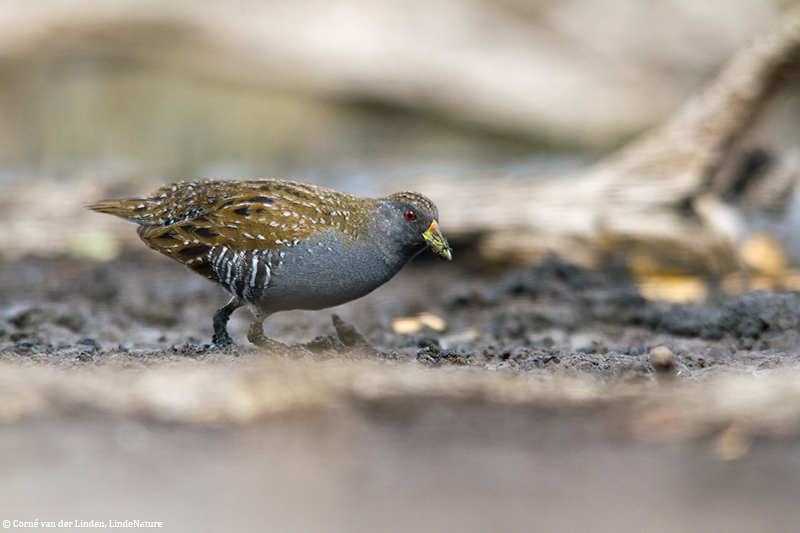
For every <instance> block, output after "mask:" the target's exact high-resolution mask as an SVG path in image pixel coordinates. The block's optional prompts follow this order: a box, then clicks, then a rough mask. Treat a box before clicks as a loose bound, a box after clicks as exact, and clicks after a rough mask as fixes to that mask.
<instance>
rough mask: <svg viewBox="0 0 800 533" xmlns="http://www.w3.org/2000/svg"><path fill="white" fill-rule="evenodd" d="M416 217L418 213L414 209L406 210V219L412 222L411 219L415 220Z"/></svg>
mask: <svg viewBox="0 0 800 533" xmlns="http://www.w3.org/2000/svg"><path fill="white" fill-rule="evenodd" d="M415 218H417V214H416V213H415V212H414V211H412V210H411V209H409V210H408V211H406V220H408V221H409V222H411V221H412V220H414V219H415Z"/></svg>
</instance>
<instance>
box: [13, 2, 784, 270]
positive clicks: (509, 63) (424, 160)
mask: <svg viewBox="0 0 800 533" xmlns="http://www.w3.org/2000/svg"><path fill="white" fill-rule="evenodd" d="M799 3H800V2H797V1H790V0H703V1H701V2H695V1H685V0H659V1H657V2H653V1H644V0H605V1H602V2H601V1H598V0H425V1H418V2H416V1H399V0H397V1H395V0H382V1H380V2H366V1H363V0H333V1H331V0H324V1H323V0H299V1H292V2H287V1H281V0H259V1H256V0H237V1H230V2H214V1H207V0H193V1H174V2H168V3H167V2H160V1H156V0H83V1H81V2H72V1H66V0H64V1H59V0H6V1H4V2H2V4H0V221H2V223H3V225H4V228H5V230H4V231H3V232H2V233H0V258H2V259H7V260H8V259H15V258H19V257H22V256H24V255H27V254H35V255H40V256H42V255H43V256H51V255H58V254H64V253H66V254H70V255H73V256H76V257H89V258H93V259H111V258H113V257H115V256H116V255H117V254H118V253H120V250H123V249H125V248H126V247H128V246H139V244H137V243H136V237H135V233H134V232H133V231H130V229H131V228H130V227H128V226H127V225H125V224H123V223H121V222H118V221H113V222H112V221H111V220H106V219H102V218H101V217H98V216H97V215H96V214H90V213H86V212H84V210H83V209H82V206H83V205H84V204H85V203H87V202H89V201H92V200H95V199H97V198H100V197H108V196H112V197H119V196H135V195H141V194H146V193H149V192H150V191H151V190H152V189H154V188H155V187H157V186H158V185H160V184H162V183H167V182H172V181H179V180H186V179H196V178H221V179H244V178H257V177H282V178H290V179H297V180H304V181H309V182H313V183H317V184H321V185H326V186H330V187H334V188H338V189H342V190H345V191H348V192H353V193H356V194H360V195H365V196H369V195H379V194H383V193H385V192H388V191H392V190H397V189H402V188H405V187H406V186H408V187H412V186H413V187H414V188H416V189H419V190H421V192H423V193H426V192H427V193H428V194H429V195H431V196H433V193H432V192H430V191H429V190H426V188H427V187H426V185H428V186H431V187H433V190H437V191H438V190H447V189H441V188H439V189H437V188H436V187H435V186H436V185H437V184H438V185H441V184H442V183H445V184H448V186H450V185H452V184H458V183H459V182H460V181H462V180H470V179H479V180H484V181H491V180H493V179H497V180H502V181H503V182H504V183H511V184H512V185H513V184H516V183H521V182H523V181H528V180H535V179H537V178H538V177H539V176H541V175H554V174H555V175H558V174H560V173H564V174H568V173H574V172H580V171H581V169H584V168H587V167H588V166H589V165H591V164H592V163H593V162H595V161H597V160H599V159H601V158H602V157H603V156H604V155H606V154H609V153H612V152H613V151H614V150H615V149H617V148H619V147H620V146H622V145H624V144H625V143H626V141H629V140H630V139H633V138H635V137H636V136H638V135H640V134H641V133H642V132H644V131H646V130H648V129H649V128H651V127H653V126H655V125H657V124H659V123H661V122H663V121H664V120H665V119H666V118H667V117H669V116H670V115H671V114H672V113H674V112H675V111H676V109H678V108H679V106H680V105H681V104H682V103H683V102H684V101H686V100H687V98H689V97H690V96H691V95H693V94H695V93H697V92H698V91H699V90H701V89H702V88H704V87H705V86H706V85H708V84H709V83H710V82H711V81H712V80H713V79H714V77H715V76H716V75H717V74H718V73H719V72H720V70H721V69H722V67H723V65H724V64H725V62H726V61H727V60H729V59H730V57H731V56H732V55H733V54H734V53H735V52H736V51H737V50H739V49H740V48H741V47H743V46H744V45H745V44H746V43H747V42H749V41H750V40H751V39H752V38H753V37H754V36H755V35H758V34H762V33H765V32H768V31H770V30H772V29H773V28H775V27H776V26H777V25H778V23H779V21H780V20H781V17H782V15H783V14H784V13H785V12H786V11H787V10H788V9H790V8H792V7H794V6H795V5H797V4H799ZM773 115H774V117H773V119H774V120H773V123H774V124H773V126H772V127H771V129H769V128H768V131H769V132H771V133H770V135H772V138H773V139H780V140H781V142H782V143H783V144H785V145H790V146H796V145H797V143H796V141H797V140H798V139H800V134H798V132H797V131H795V130H796V128H795V129H793V125H794V124H796V123H798V120H797V119H798V118H800V99H797V98H795V97H794V96H790V97H787V98H784V100H783V104H782V107H781V108H780V112H778V113H773ZM434 200H435V201H441V202H442V203H443V204H446V205H440V209H441V211H442V214H441V219H442V227H443V229H444V230H445V233H448V232H449V234H450V235H452V238H453V239H454V240H456V241H459V238H460V237H463V236H468V234H469V233H470V231H472V230H471V229H467V228H460V227H459V226H458V224H457V221H456V219H457V218H458V214H459V212H462V213H463V212H464V211H465V210H466V209H472V207H471V206H463V205H462V206H459V205H458V204H455V205H451V204H447V202H444V200H443V199H437V198H434ZM488 209H489V210H490V211H491V210H497V211H500V210H502V209H503V206H502V205H491V206H488ZM462 218H463V217H462ZM448 220H451V221H452V222H451V226H450V227H449V228H448ZM486 225H491V217H489V221H488V222H486ZM485 229H486V230H491V228H490V227H487V228H485Z"/></svg>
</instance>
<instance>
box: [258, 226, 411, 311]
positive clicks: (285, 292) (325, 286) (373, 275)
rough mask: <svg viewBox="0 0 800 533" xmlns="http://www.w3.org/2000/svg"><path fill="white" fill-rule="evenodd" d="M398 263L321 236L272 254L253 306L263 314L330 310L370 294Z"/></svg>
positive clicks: (334, 236) (375, 250)
mask: <svg viewBox="0 0 800 533" xmlns="http://www.w3.org/2000/svg"><path fill="white" fill-rule="evenodd" d="M404 264H405V262H404V261H401V262H397V261H392V260H391V259H390V258H387V256H386V255H385V254H384V253H383V252H382V251H381V249H380V248H379V247H378V246H376V245H374V244H373V243H370V242H358V241H357V242H352V241H349V240H348V239H346V238H345V237H344V236H342V235H341V234H338V233H336V232H333V231H331V232H323V233H321V234H318V235H316V236H315V237H314V238H311V239H308V240H304V241H299V242H296V243H291V245H289V246H283V247H281V248H280V249H278V250H276V251H273V255H272V269H271V277H270V281H269V285H268V287H267V290H265V291H264V292H263V294H262V295H261V298H260V299H259V300H258V301H256V302H253V303H254V304H255V306H256V307H257V308H258V309H259V311H261V312H262V313H265V314H270V313H274V312H277V311H284V310H289V309H323V308H326V307H333V306H336V305H340V304H343V303H345V302H349V301H351V300H355V299H356V298H360V297H362V296H364V295H366V294H367V293H369V292H372V291H373V290H374V289H376V288H377V287H379V286H380V285H382V284H384V283H386V282H387V281H389V279H391V278H392V277H393V276H394V275H395V274H396V273H397V272H398V271H399V270H400V269H401V268H402V267H403V265H404Z"/></svg>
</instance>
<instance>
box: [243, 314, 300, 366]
mask: <svg viewBox="0 0 800 533" xmlns="http://www.w3.org/2000/svg"><path fill="white" fill-rule="evenodd" d="M247 340H249V341H250V342H252V343H253V344H255V345H256V346H258V347H259V348H261V349H262V350H266V351H268V352H273V353H278V354H281V355H289V356H291V357H304V356H306V355H311V352H310V351H308V350H306V349H305V348H303V347H302V346H289V345H287V344H283V343H282V342H278V341H274V340H272V339H270V338H269V337H267V336H266V335H264V317H257V318H256V319H255V320H254V321H253V323H252V324H250V329H249V331H248V332H247Z"/></svg>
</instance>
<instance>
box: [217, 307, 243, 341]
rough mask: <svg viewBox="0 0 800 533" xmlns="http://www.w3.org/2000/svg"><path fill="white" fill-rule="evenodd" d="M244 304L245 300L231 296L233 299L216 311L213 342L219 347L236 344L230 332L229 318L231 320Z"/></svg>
mask: <svg viewBox="0 0 800 533" xmlns="http://www.w3.org/2000/svg"><path fill="white" fill-rule="evenodd" d="M243 305H244V302H243V301H241V300H240V299H239V298H236V297H234V298H231V301H230V302H228V303H227V304H225V306H224V307H222V308H220V309H219V310H218V311H217V312H216V313H214V337H213V338H212V342H213V343H214V344H215V345H216V346H217V347H218V348H222V349H225V348H229V347H231V346H234V345H235V343H234V342H233V339H232V338H231V336H230V335H229V334H228V320H230V318H231V314H233V312H234V311H235V310H237V309H238V308H240V307H241V306H243Z"/></svg>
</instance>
